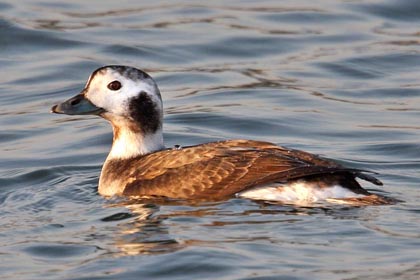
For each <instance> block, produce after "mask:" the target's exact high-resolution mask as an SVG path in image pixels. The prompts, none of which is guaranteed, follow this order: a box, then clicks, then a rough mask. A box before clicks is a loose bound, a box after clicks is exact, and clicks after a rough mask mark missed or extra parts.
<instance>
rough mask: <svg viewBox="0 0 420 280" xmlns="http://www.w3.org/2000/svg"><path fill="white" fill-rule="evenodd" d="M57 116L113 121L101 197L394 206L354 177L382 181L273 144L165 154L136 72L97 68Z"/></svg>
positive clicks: (155, 109)
mask: <svg viewBox="0 0 420 280" xmlns="http://www.w3.org/2000/svg"><path fill="white" fill-rule="evenodd" d="M52 111H53V112H55V113H64V114H71V115H72V114H97V115H100V116H101V117H103V118H105V119H107V120H108V121H110V122H111V124H112V126H113V130H114V139H113V145H112V148H111V151H110V153H109V155H108V157H107V160H106V161H105V163H104V165H103V168H102V172H101V176H100V180H99V193H100V194H101V195H104V196H113V195H126V196H141V197H151V196H160V197H168V198H180V199H210V200H215V199H216V200H217V199H225V198H229V197H232V196H240V197H246V198H251V199H262V200H274V201H281V202H285V203H297V204H308V203H314V202H321V201H334V202H340V203H350V204H359V205H360V204H384V203H388V202H389V200H387V199H386V198H383V197H381V196H377V195H373V194H371V193H369V192H368V191H367V190H365V189H363V188H362V187H361V186H360V185H359V183H358V182H357V181H356V179H355V178H356V177H358V178H361V179H364V180H367V181H370V182H372V183H374V184H376V185H381V184H382V183H381V182H380V181H379V180H377V179H376V178H374V177H372V176H370V175H367V174H365V173H364V171H362V170H357V169H349V168H346V167H343V166H341V165H340V164H337V163H335V162H334V161H332V160H328V159H323V158H320V157H318V156H315V155H313V154H310V153H306V152H302V151H298V150H291V149H287V148H284V147H280V146H276V145H274V144H272V143H268V142H259V141H251V140H230V141H221V142H212V143H207V144H201V145H197V146H191V147H183V148H174V149H165V147H164V145H163V137H162V112H163V110H162V101H161V97H160V93H159V89H158V88H157V86H156V84H155V82H154V81H153V79H152V78H151V77H150V76H149V75H147V74H146V73H144V72H142V71H141V70H138V69H135V68H131V67H126V66H106V67H102V68H99V69H98V70H96V71H95V72H94V73H93V74H92V75H91V77H90V79H89V81H88V83H87V85H86V87H85V89H84V90H83V91H82V93H81V94H79V95H77V96H76V97H74V98H72V99H70V100H68V101H66V102H64V103H61V104H59V105H56V106H54V107H53V108H52Z"/></svg>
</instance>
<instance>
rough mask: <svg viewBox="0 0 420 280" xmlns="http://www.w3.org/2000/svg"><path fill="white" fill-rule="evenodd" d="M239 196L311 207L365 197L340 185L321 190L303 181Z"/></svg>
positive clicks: (266, 187) (247, 192)
mask: <svg viewBox="0 0 420 280" xmlns="http://www.w3.org/2000/svg"><path fill="white" fill-rule="evenodd" d="M237 196H238V197H243V198H249V199H255V200H267V201H279V202H283V203H290V204H297V205H310V204H313V203H319V202H327V201H329V200H330V199H342V198H351V197H363V195H360V194H356V193H354V192H352V191H350V190H348V189H346V188H343V187H341V186H338V185H334V186H331V187H327V188H319V187H316V186H314V185H313V184H307V183H305V182H302V181H298V182H294V183H291V184H285V185H269V186H264V187H256V188H253V189H250V190H247V191H243V192H240V193H238V194H237Z"/></svg>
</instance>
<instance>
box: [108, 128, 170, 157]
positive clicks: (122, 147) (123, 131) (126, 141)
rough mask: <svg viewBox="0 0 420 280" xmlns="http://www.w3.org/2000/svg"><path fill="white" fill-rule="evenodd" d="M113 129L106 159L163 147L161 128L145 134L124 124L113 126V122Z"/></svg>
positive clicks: (144, 152)
mask: <svg viewBox="0 0 420 280" xmlns="http://www.w3.org/2000/svg"><path fill="white" fill-rule="evenodd" d="M113 129H114V140H113V142H112V148H111V151H110V152H109V155H108V157H107V160H110V159H127V158H132V157H136V156H140V155H145V154H148V153H152V152H155V151H159V150H162V149H164V148H165V146H164V145H163V134H162V129H159V130H157V131H156V132H155V133H153V134H146V135H144V134H143V133H142V132H141V131H138V130H132V129H130V127H126V126H115V125H114V124H113Z"/></svg>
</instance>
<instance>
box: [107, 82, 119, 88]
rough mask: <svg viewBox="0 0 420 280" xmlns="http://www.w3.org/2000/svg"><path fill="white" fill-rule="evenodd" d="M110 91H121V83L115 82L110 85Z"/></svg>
mask: <svg viewBox="0 0 420 280" xmlns="http://www.w3.org/2000/svg"><path fill="white" fill-rule="evenodd" d="M108 88H109V89H110V90H119V89H120V88H121V83H120V82H119V81H113V82H110V83H109V84H108Z"/></svg>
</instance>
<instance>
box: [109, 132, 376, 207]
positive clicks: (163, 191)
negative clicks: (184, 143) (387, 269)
mask: <svg viewBox="0 0 420 280" xmlns="http://www.w3.org/2000/svg"><path fill="white" fill-rule="evenodd" d="M361 172H362V171H361V170H355V169H348V168H344V167H343V166H341V165H339V164H337V163H335V162H333V161H331V160H327V159H322V158H320V157H318V156H315V155H313V154H310V153H306V152H302V151H298V150H290V149H286V148H283V147H279V146H276V145H274V144H271V143H267V142H259V141H249V140H231V141H221V142H212V143H208V144H203V145H198V146H191V147H185V148H182V149H168V150H163V151H159V152H156V153H152V154H148V155H144V156H140V157H137V158H134V159H129V160H111V161H109V162H107V163H106V165H105V166H104V170H103V174H105V176H107V177H108V178H106V180H107V181H108V180H113V179H116V180H121V182H122V183H123V182H124V180H122V179H121V178H128V180H125V182H124V184H126V186H125V188H124V192H123V194H124V195H135V196H165V197H171V198H204V199H206V198H211V199H219V198H225V197H229V196H232V195H233V194H235V193H238V192H240V191H243V190H245V189H248V188H251V187H254V186H258V185H264V184H269V183H273V182H278V183H285V182H288V181H291V180H296V179H300V178H308V179H310V180H317V178H319V175H324V176H326V177H328V176H329V175H331V174H333V175H334V176H333V177H334V178H337V177H338V179H339V180H340V181H343V182H344V187H348V188H349V189H352V190H353V191H355V192H357V193H367V192H366V191H365V190H364V189H362V188H361V187H360V185H359V184H358V183H357V182H356V180H355V179H354V178H355V177H360V178H362V179H365V180H368V181H371V182H372V183H375V184H381V183H380V181H378V180H377V179H375V178H373V177H371V176H369V175H366V174H362V173H361ZM112 176H115V178H112ZM317 176H318V177H317Z"/></svg>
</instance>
